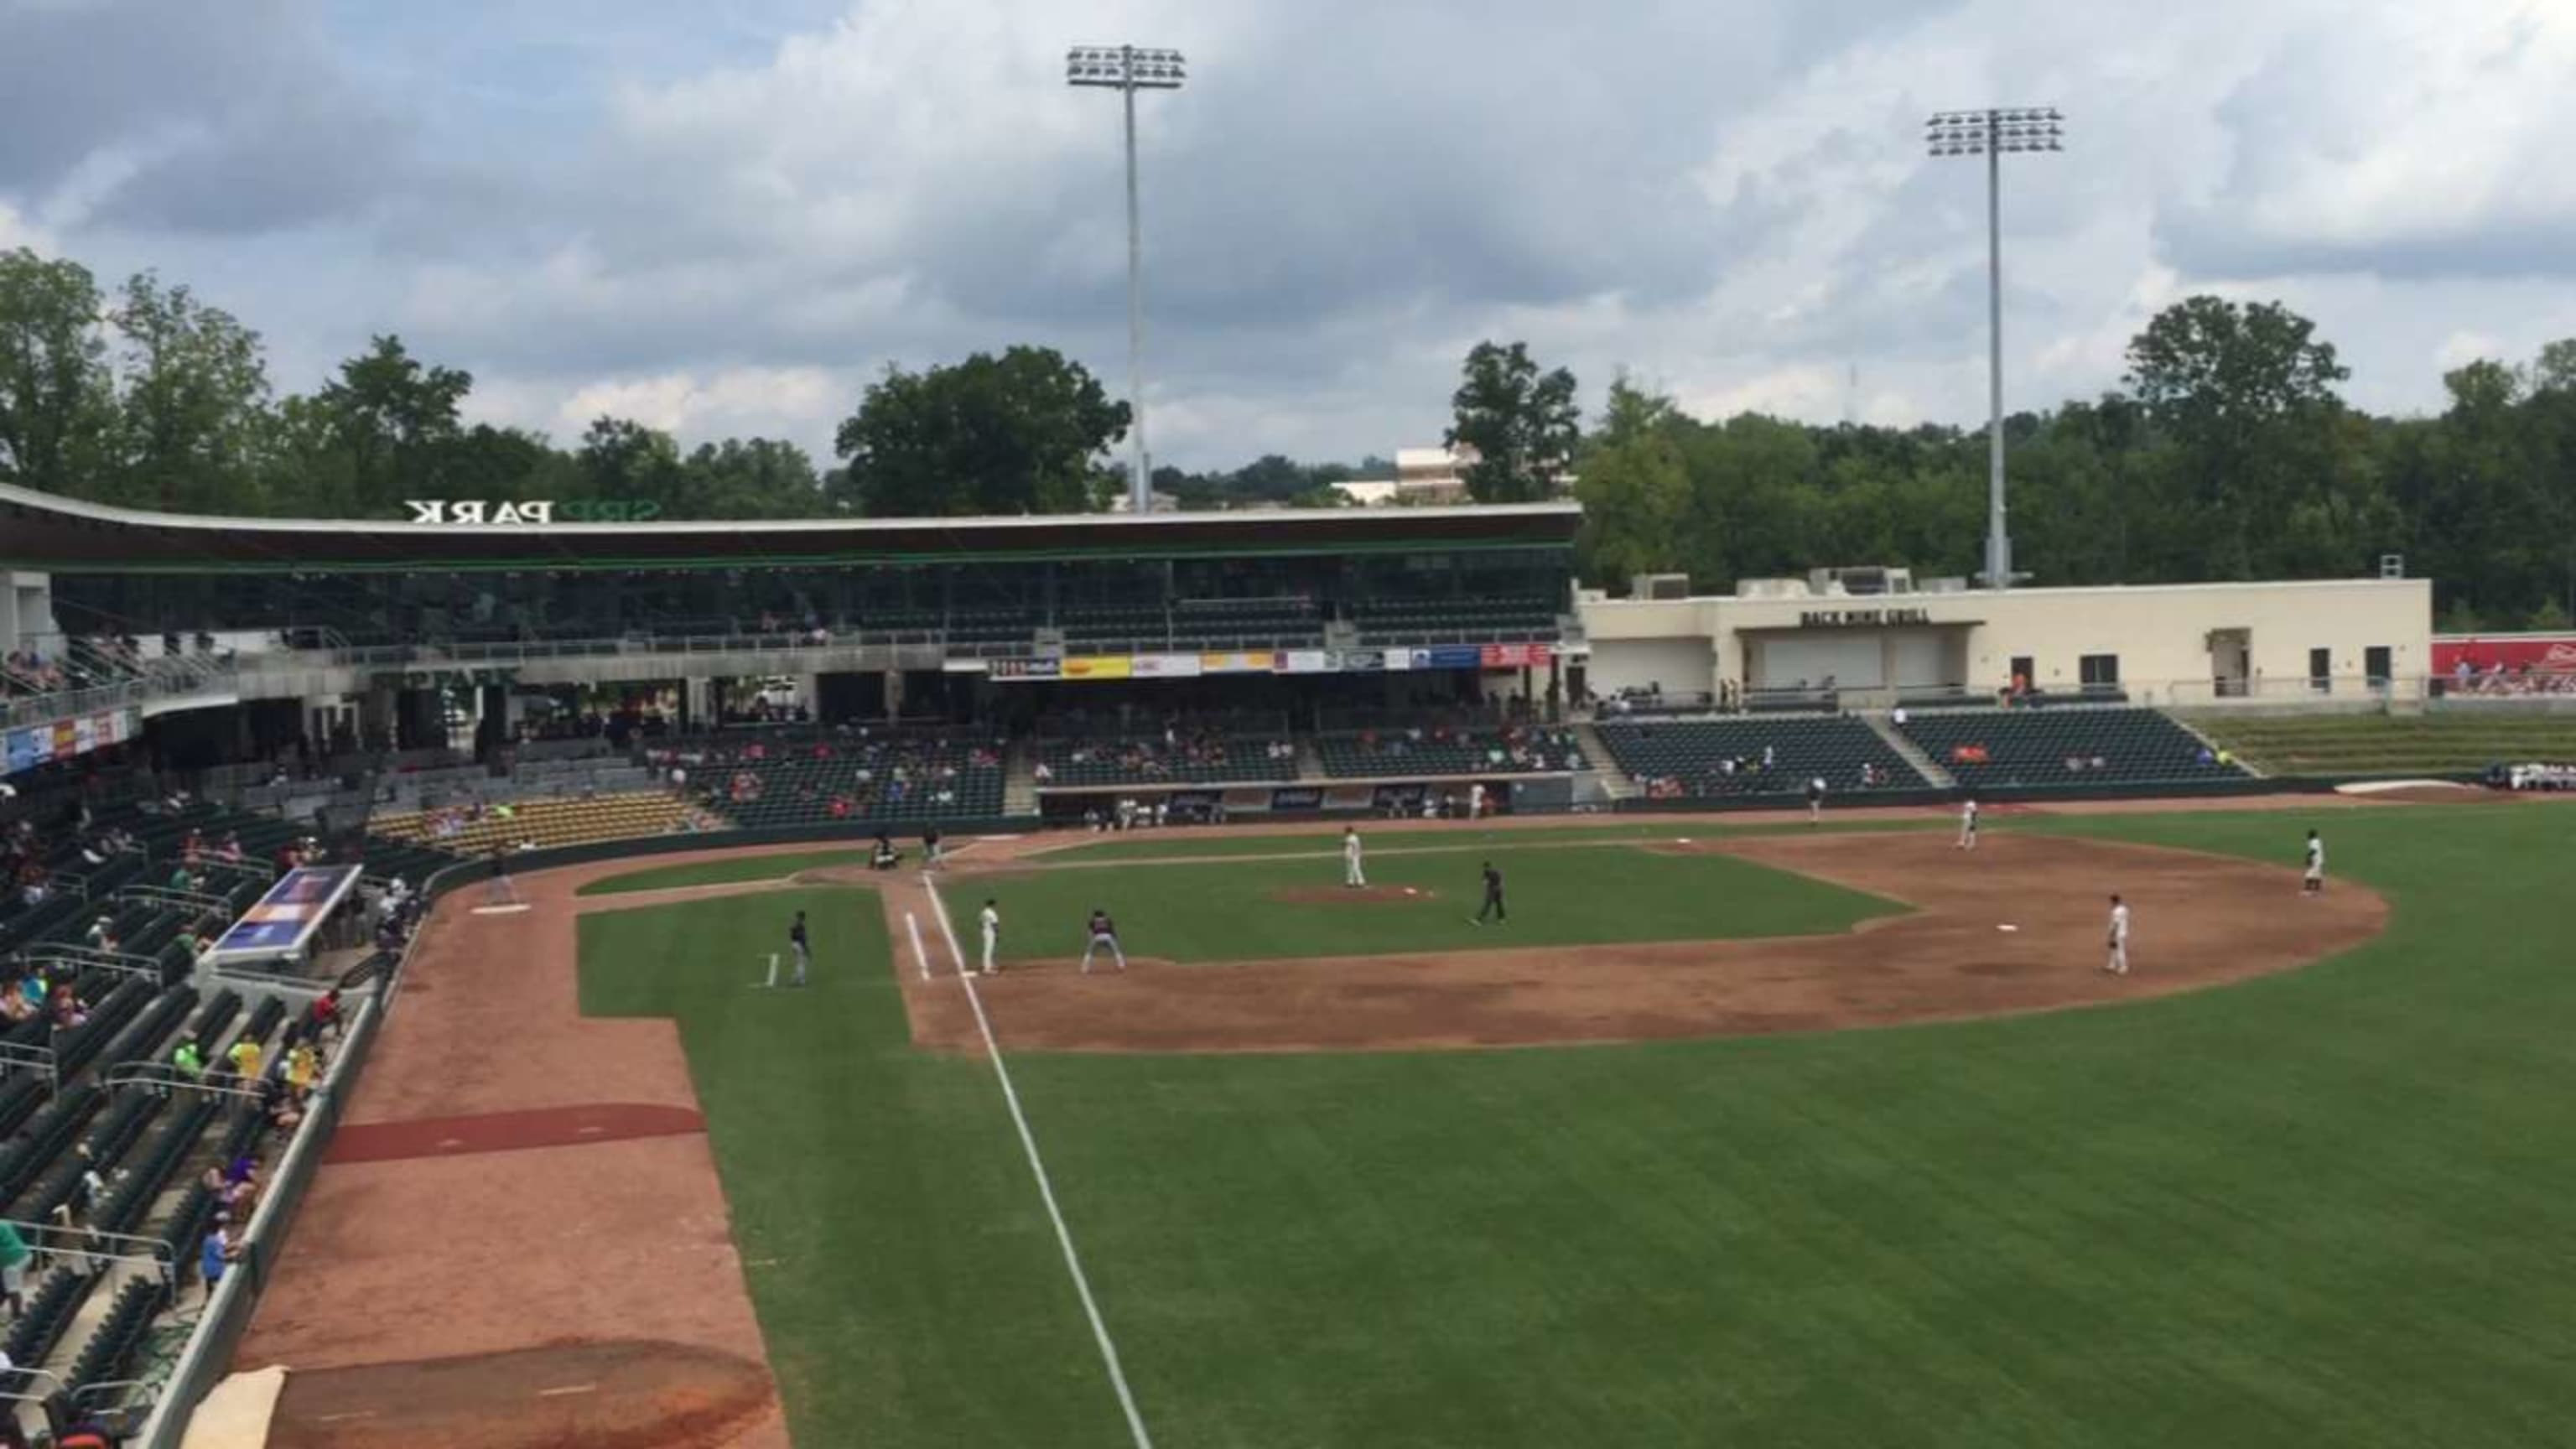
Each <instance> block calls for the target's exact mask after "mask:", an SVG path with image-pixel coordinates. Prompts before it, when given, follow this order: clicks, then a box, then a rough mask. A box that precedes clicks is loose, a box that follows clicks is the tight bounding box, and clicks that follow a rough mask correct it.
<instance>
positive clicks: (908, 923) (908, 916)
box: [903, 911, 930, 981]
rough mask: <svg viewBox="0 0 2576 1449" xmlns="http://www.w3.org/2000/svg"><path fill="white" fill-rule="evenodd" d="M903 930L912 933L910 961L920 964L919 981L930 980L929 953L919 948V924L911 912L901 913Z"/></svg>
mask: <svg viewBox="0 0 2576 1449" xmlns="http://www.w3.org/2000/svg"><path fill="white" fill-rule="evenodd" d="M903 924H904V929H906V930H908V931H910V932H912V959H913V960H915V961H918V962H920V963H921V979H922V980H924V981H927V980H929V979H930V953H929V952H928V951H925V950H923V949H922V948H921V922H920V920H919V919H918V918H916V917H915V916H914V915H913V914H912V912H910V911H906V912H904V913H903Z"/></svg>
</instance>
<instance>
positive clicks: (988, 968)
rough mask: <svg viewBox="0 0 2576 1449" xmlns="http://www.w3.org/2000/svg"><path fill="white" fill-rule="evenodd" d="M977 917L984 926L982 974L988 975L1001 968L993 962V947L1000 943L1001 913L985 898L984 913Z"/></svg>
mask: <svg viewBox="0 0 2576 1449" xmlns="http://www.w3.org/2000/svg"><path fill="white" fill-rule="evenodd" d="M978 919H980V920H981V921H982V922H983V926H984V974H985V975H987V976H990V975H992V974H993V973H994V972H995V971H997V970H999V969H1001V968H999V967H997V966H995V965H994V964H993V948H994V947H996V946H998V945H1000V944H1001V943H1002V913H1001V911H1000V910H998V909H997V908H995V906H994V905H993V903H992V901H990V900H987V901H985V902H984V914H983V915H982V916H981V917H979V918H978Z"/></svg>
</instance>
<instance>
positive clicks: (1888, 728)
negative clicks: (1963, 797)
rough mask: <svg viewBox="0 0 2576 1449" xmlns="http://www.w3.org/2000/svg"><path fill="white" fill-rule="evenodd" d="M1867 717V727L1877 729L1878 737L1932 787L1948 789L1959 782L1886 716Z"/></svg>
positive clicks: (1954, 786) (1955, 786)
mask: <svg viewBox="0 0 2576 1449" xmlns="http://www.w3.org/2000/svg"><path fill="white" fill-rule="evenodd" d="M1867 718H1868V720H1869V727H1870V728H1871V729H1874V730H1876V731H1878V737H1879V738H1880V739H1882V740H1885V741H1887V747H1888V748H1889V749H1891V750H1894V751H1896V754H1897V757H1898V758H1899V759H1902V760H1903V761H1905V763H1907V764H1909V765H1912V766H1913V767H1914V773H1916V774H1918V775H1921V776H1922V777H1923V778H1924V780H1925V781H1926V782H1927V783H1929V784H1930V785H1931V786H1932V788H1933V789H1935V790H1950V789H1955V788H1957V786H1958V783H1959V782H1958V781H1957V780H1954V779H1952V778H1951V777H1950V772H1949V771H1947V770H1945V769H1942V768H1941V766H1940V764H1939V763H1938V762H1937V761H1935V760H1934V759H1933V758H1932V757H1931V756H1930V755H1927V754H1925V753H1923V750H1922V748H1921V747H1920V746H1918V745H1916V744H1915V743H1914V742H1913V741H1912V740H1909V739H1907V738H1906V737H1905V733H1904V731H1902V730H1899V729H1898V728H1897V727H1896V726H1895V725H1894V724H1892V723H1890V722H1889V717H1888V716H1886V715H1883V714H1874V715H1870V716H1868V717H1867Z"/></svg>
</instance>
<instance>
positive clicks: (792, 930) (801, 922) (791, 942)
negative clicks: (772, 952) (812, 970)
mask: <svg viewBox="0 0 2576 1449" xmlns="http://www.w3.org/2000/svg"><path fill="white" fill-rule="evenodd" d="M787 945H788V947H789V949H791V950H793V951H794V952H795V953H796V976H795V979H794V980H791V981H789V982H788V983H787V984H788V985H790V986H802V985H804V984H805V968H806V967H807V966H808V965H810V964H811V963H812V962H813V960H814V953H813V952H812V950H810V949H809V948H808V947H807V946H806V944H805V913H804V912H803V911H798V912H797V913H796V921H795V924H793V925H791V926H789V927H788V928H787Z"/></svg>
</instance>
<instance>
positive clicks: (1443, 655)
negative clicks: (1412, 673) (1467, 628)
mask: <svg viewBox="0 0 2576 1449" xmlns="http://www.w3.org/2000/svg"><path fill="white" fill-rule="evenodd" d="M1412 656H1413V667H1414V668H1416V669H1473V668H1475V667H1476V666H1478V665H1480V664H1482V663H1484V662H1485V651H1484V650H1482V649H1479V648H1477V647H1476V646H1475V645H1473V644H1441V645H1436V646H1434V647H1432V648H1429V649H1416V650H1413V651H1412Z"/></svg>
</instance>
